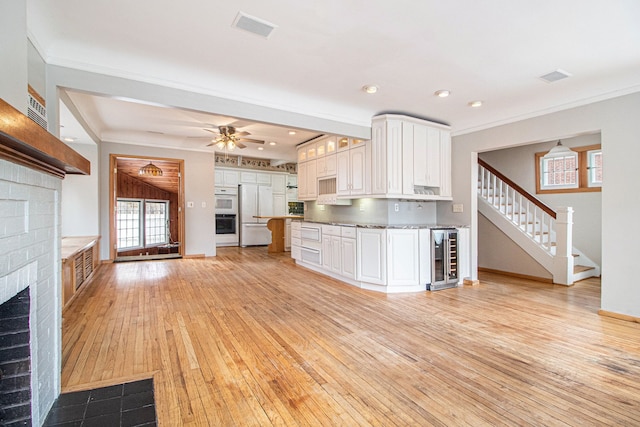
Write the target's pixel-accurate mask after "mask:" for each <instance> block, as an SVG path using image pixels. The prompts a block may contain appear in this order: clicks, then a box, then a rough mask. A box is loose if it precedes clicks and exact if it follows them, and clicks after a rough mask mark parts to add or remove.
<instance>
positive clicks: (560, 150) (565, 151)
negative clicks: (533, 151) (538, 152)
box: [542, 140, 574, 159]
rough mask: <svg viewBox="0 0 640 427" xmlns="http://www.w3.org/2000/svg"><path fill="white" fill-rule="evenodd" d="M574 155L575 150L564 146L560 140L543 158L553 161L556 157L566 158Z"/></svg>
mask: <svg viewBox="0 0 640 427" xmlns="http://www.w3.org/2000/svg"><path fill="white" fill-rule="evenodd" d="M572 154H574V152H573V150H572V149H571V148H569V147H565V146H564V145H562V142H560V140H558V143H557V144H556V145H555V146H554V147H553V148H552V149H551V150H549V152H548V153H547V154H545V155H544V156H542V157H543V158H544V159H553V158H556V157H566V156H570V155H572Z"/></svg>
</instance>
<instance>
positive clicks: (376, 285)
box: [291, 221, 469, 293]
mask: <svg viewBox="0 0 640 427" xmlns="http://www.w3.org/2000/svg"><path fill="white" fill-rule="evenodd" d="M305 224H306V223H305ZM309 224H310V225H309V226H314V227H315V228H316V229H317V228H318V227H320V226H319V225H318V224H317V223H315V224H314V223H309ZM300 227H301V226H300V222H296V221H294V222H293V223H292V230H291V257H292V258H294V259H295V260H296V262H298V263H300V264H301V265H303V266H305V267H307V268H311V269H312V270H315V271H318V272H320V273H323V274H326V275H328V276H331V277H333V278H336V279H339V280H343V281H345V282H347V283H350V284H352V285H355V286H359V287H361V288H364V289H369V290H375V291H381V292H387V293H396V292H420V291H424V290H426V289H427V284H429V283H431V267H432V266H431V262H432V260H431V258H432V257H431V240H432V239H431V230H430V229H429V228H394V227H388V228H367V227H365V226H359V227H351V226H339V225H329V224H323V225H322V226H321V229H320V230H318V231H317V233H316V234H315V235H313V236H310V237H308V239H311V238H313V239H315V241H316V242H318V246H317V247H318V252H321V256H320V254H318V256H317V257H316V258H315V259H312V258H305V255H304V248H305V244H304V238H305V237H304V233H302V242H303V243H300V242H301V239H300V238H297V237H296V236H300V233H301V231H300ZM296 228H297V230H296ZM461 235H463V236H464V239H463V238H462V237H461V238H460V244H461V245H462V246H465V248H464V249H461V250H462V251H465V252H464V253H465V255H460V263H461V264H464V265H462V266H461V267H460V268H461V270H460V271H461V272H462V273H463V274H468V271H469V267H468V259H469V257H468V255H467V253H468V248H466V246H468V240H469V239H468V233H467V234H463V233H461ZM320 241H321V242H322V243H320ZM300 245H302V248H303V249H302V254H300V251H301V249H300ZM320 260H321V261H320ZM462 277H464V276H462Z"/></svg>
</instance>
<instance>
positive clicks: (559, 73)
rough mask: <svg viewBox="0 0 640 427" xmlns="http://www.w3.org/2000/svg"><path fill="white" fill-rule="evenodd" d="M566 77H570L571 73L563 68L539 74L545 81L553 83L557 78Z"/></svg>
mask: <svg viewBox="0 0 640 427" xmlns="http://www.w3.org/2000/svg"><path fill="white" fill-rule="evenodd" d="M567 77H571V74H569V73H567V72H566V71H563V70H555V71H552V72H550V73H549V74H545V75H544V76H540V78H541V79H542V80H544V81H545V82H547V83H554V82H557V81H558V80H562V79H566V78H567Z"/></svg>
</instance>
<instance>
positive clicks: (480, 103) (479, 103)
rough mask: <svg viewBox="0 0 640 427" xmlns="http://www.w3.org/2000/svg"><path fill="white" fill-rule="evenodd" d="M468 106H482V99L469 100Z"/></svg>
mask: <svg viewBox="0 0 640 427" xmlns="http://www.w3.org/2000/svg"><path fill="white" fill-rule="evenodd" d="M469 107H474V108H476V107H482V101H471V102H470V103H469Z"/></svg>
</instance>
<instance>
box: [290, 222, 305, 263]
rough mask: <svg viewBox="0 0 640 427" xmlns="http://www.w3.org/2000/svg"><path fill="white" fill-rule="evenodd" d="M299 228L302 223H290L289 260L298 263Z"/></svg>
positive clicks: (299, 247) (299, 254)
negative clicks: (291, 259)
mask: <svg viewBox="0 0 640 427" xmlns="http://www.w3.org/2000/svg"><path fill="white" fill-rule="evenodd" d="M301 226H302V223H301V222H300V221H291V258H293V259H295V260H296V261H299V260H300V259H302V256H301V244H302V240H301V237H302V236H301V231H300V229H301Z"/></svg>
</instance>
